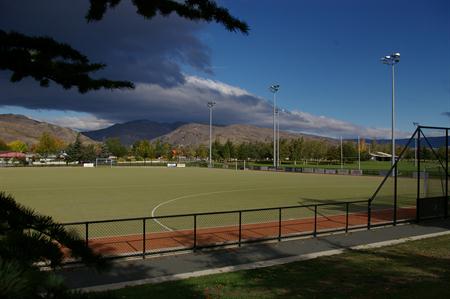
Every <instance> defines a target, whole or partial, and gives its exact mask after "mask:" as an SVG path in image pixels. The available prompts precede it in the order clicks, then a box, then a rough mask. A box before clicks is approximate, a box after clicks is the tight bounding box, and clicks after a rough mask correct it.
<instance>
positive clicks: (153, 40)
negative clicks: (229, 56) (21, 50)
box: [0, 0, 211, 87]
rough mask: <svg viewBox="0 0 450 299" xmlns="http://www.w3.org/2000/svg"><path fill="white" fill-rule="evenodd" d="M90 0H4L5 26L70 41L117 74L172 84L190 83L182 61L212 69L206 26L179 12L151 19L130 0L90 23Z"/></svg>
mask: <svg viewBox="0 0 450 299" xmlns="http://www.w3.org/2000/svg"><path fill="white" fill-rule="evenodd" d="M87 10H88V1H79V0H59V1H58V0H40V1H26V0H18V1H6V0H0V28H2V29H6V30H14V31H19V32H22V33H26V34H31V35H48V36H51V37H53V38H55V39H57V40H58V41H63V42H67V43H69V44H70V45H72V46H73V47H75V48H76V49H78V50H80V51H81V52H83V53H85V54H87V56H88V57H89V58H90V59H92V61H95V62H102V63H106V64H107V65H108V66H107V68H106V69H105V70H104V71H102V72H101V73H99V75H102V76H108V77H111V78H114V79H121V80H131V81H135V82H147V83H155V84H158V85H161V86H164V87H172V86H176V85H178V84H182V83H184V76H183V74H182V72H181V68H180V64H186V65H190V66H192V67H194V68H196V69H198V70H201V71H204V72H206V73H210V72H211V67H210V50H209V48H208V47H207V46H206V45H204V44H203V43H202V42H201V41H200V40H199V39H198V37H197V36H196V35H197V32H198V31H199V30H200V29H201V28H202V27H203V25H202V24H201V23H196V22H191V21H187V20H184V19H181V18H179V17H177V16H175V15H174V16H171V17H169V18H162V17H155V18H154V19H152V20H145V19H143V18H142V17H140V16H138V15H137V14H136V12H135V11H134V8H133V7H132V6H131V5H130V4H129V3H128V2H127V1H125V2H124V3H123V4H121V5H119V7H117V8H116V9H114V10H112V11H109V12H108V13H107V14H106V15H105V18H104V19H103V20H102V21H100V22H96V23H89V24H88V23H86V21H85V19H84V15H85V14H86V12H87Z"/></svg>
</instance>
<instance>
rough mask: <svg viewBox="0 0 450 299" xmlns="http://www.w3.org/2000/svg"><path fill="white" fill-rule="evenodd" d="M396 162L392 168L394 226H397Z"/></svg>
mask: <svg viewBox="0 0 450 299" xmlns="http://www.w3.org/2000/svg"><path fill="white" fill-rule="evenodd" d="M397 165H398V160H397V161H396V162H395V167H394V226H395V225H397V176H398V169H397Z"/></svg>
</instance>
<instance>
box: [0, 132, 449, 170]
mask: <svg viewBox="0 0 450 299" xmlns="http://www.w3.org/2000/svg"><path fill="white" fill-rule="evenodd" d="M359 148H360V155H361V160H362V161H364V160H368V159H370V155H369V152H370V151H372V152H376V151H381V152H386V153H390V144H378V143H377V142H376V141H375V140H373V141H372V142H371V144H366V143H365V142H364V141H363V142H361V143H360V146H359ZM5 150H11V151H17V152H28V151H31V152H34V153H37V154H39V155H40V156H41V157H48V156H49V155H54V154H62V153H65V155H64V156H65V159H66V161H68V162H74V161H93V160H95V159H96V158H107V157H109V156H111V155H112V156H115V157H118V158H128V157H130V156H133V157H134V158H135V159H138V160H139V159H157V158H163V159H167V160H173V159H179V158H186V159H206V158H208V155H209V149H208V147H207V146H206V145H203V144H201V145H198V146H172V145H170V144H169V143H167V142H162V141H160V140H156V141H153V142H152V141H149V140H139V141H136V142H135V143H134V144H133V145H131V146H126V145H124V144H122V143H121V141H120V139H119V138H109V139H106V140H105V141H104V142H103V143H98V144H87V145H86V144H83V143H82V142H81V139H80V135H78V136H77V138H76V140H75V142H74V143H71V144H69V145H66V144H65V143H64V142H63V141H62V140H60V139H58V138H57V137H54V136H52V135H51V134H49V133H43V134H42V136H41V137H40V138H39V142H38V143H36V144H34V145H32V146H30V147H29V146H28V145H27V144H26V143H24V142H22V141H20V140H16V141H13V142H10V143H8V144H6V143H5V142H2V141H1V140H0V151H5ZM401 150H402V148H401V147H398V149H397V153H400V152H401ZM444 151H445V148H441V149H436V152H437V154H438V155H442V156H444V155H445V153H444ZM342 153H343V157H344V160H345V161H346V162H347V161H354V160H356V158H357V157H358V144H357V142H354V141H345V142H343V144H342ZM420 156H421V158H422V159H434V157H435V155H434V154H433V152H432V151H431V150H430V149H427V148H422V149H421V151H420ZM272 157H273V143H270V142H244V143H239V144H236V143H233V142H232V141H230V140H228V141H226V142H225V143H221V142H219V141H218V140H216V141H214V142H213V144H212V158H213V159H214V160H216V161H218V160H220V161H229V160H232V159H238V160H248V159H250V160H259V161H262V160H271V159H272ZM414 157H415V150H414V149H413V148H409V149H408V150H407V151H406V152H405V154H404V156H403V158H406V159H414ZM280 159H281V160H282V161H286V160H289V161H292V162H294V163H295V162H296V161H300V160H327V161H339V160H340V159H341V146H340V144H338V143H332V142H329V141H326V140H309V139H304V138H303V137H302V138H299V139H290V140H287V139H281V140H280Z"/></svg>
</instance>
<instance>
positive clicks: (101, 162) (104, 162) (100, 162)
mask: <svg viewBox="0 0 450 299" xmlns="http://www.w3.org/2000/svg"><path fill="white" fill-rule="evenodd" d="M114 164H115V160H114V159H109V158H96V159H95V167H104V166H106V167H113V165H114Z"/></svg>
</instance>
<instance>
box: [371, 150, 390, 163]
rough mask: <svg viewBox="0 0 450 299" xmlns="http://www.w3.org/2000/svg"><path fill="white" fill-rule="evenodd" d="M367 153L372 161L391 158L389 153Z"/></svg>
mask: <svg viewBox="0 0 450 299" xmlns="http://www.w3.org/2000/svg"><path fill="white" fill-rule="evenodd" d="M369 155H370V160H373V161H390V160H391V159H392V155H391V154H388V153H383V152H374V153H369ZM396 158H397V157H396Z"/></svg>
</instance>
